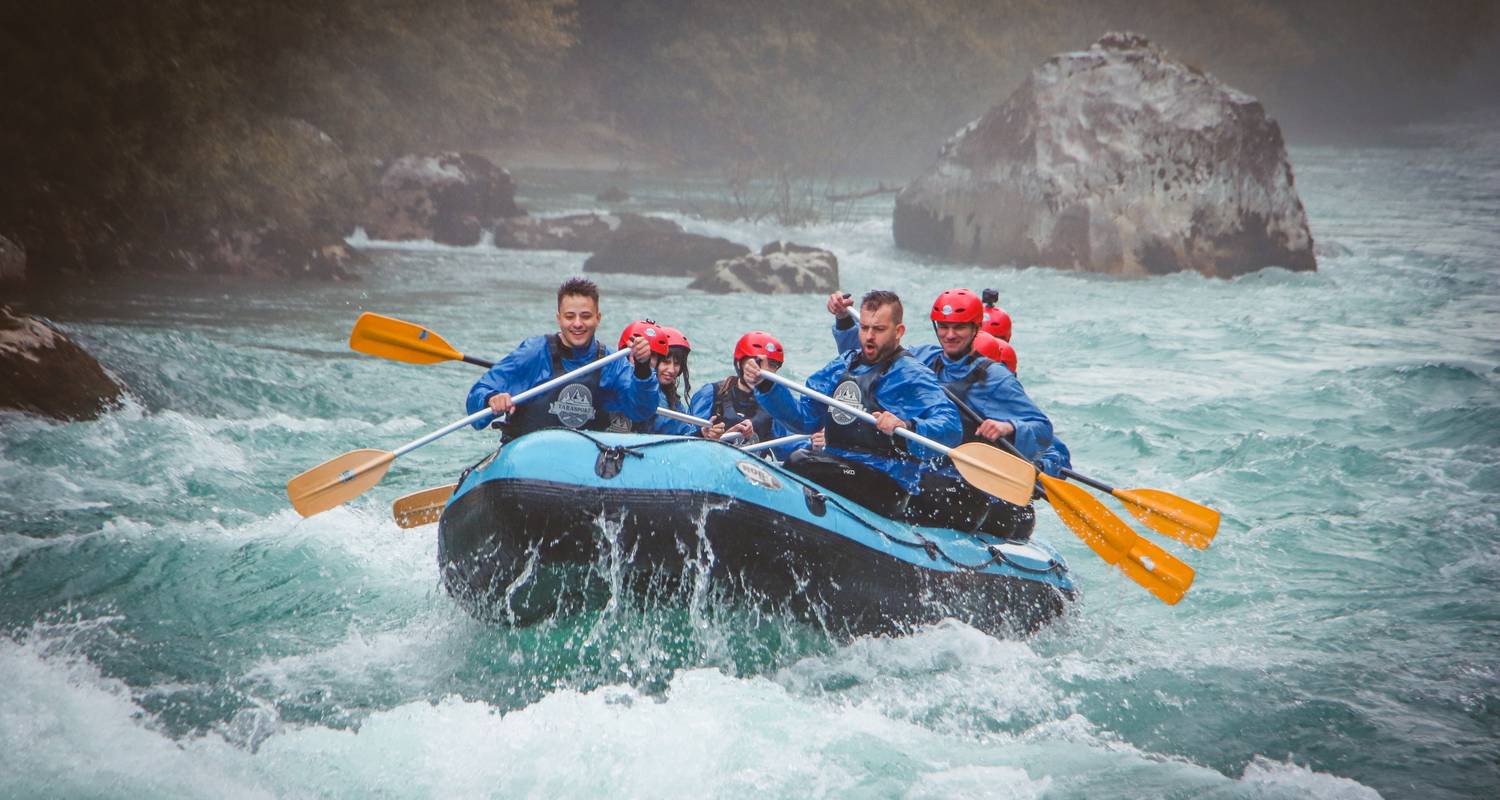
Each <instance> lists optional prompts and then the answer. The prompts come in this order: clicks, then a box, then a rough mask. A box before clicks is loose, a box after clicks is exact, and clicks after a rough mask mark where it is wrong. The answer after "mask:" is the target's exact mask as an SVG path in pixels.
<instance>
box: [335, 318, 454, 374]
mask: <svg viewBox="0 0 1500 800" xmlns="http://www.w3.org/2000/svg"><path fill="white" fill-rule="evenodd" d="M349 349H350V350H355V351H357V352H360V353H367V354H369V355H372V356H379V357H381V358H388V359H390V360H392V361H404V362H406V363H408V364H436V363H438V362H440V361H458V360H462V359H463V357H464V355H463V353H460V352H458V351H457V350H455V349H453V346H452V345H450V344H448V342H447V341H445V340H444V339H443V337H441V336H439V335H437V334H436V333H434V332H433V331H430V330H428V329H427V328H424V327H422V326H421V325H417V324H416V323H413V322H407V321H406V320H400V319H396V318H395V317H387V316H383V315H381V314H375V313H373V312H370V311H366V312H365V313H363V314H360V315H359V319H358V320H356V321H355V323H354V330H353V331H351V332H350V333H349Z"/></svg>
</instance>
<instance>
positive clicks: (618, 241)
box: [583, 217, 750, 277]
mask: <svg viewBox="0 0 1500 800" xmlns="http://www.w3.org/2000/svg"><path fill="white" fill-rule="evenodd" d="M641 219H643V220H653V224H649V225H621V226H620V229H619V230H617V231H615V232H614V233H613V234H612V235H611V236H610V237H609V238H608V239H607V240H606V241H605V243H604V246H603V247H602V248H601V249H600V250H599V251H598V252H596V253H594V254H593V255H592V256H589V258H588V260H587V261H585V262H583V268H584V269H585V270H586V271H589V272H630V273H635V274H638V275H680V276H687V277H697V276H699V275H703V274H705V273H707V272H709V271H710V270H712V269H713V268H714V264H715V263H717V262H719V261H722V260H724V259H728V258H739V257H740V256H743V255H747V254H749V252H750V248H748V247H746V246H744V245H742V244H736V243H734V242H731V241H729V240H728V239H723V238H719V237H717V236H700V235H698V234H696V233H687V232H685V231H683V230H682V227H681V226H680V225H678V224H677V223H675V222H672V221H670V220H656V219H654V218H652V217H642V218H641ZM660 223H666V224H665V225H662V224H660Z"/></svg>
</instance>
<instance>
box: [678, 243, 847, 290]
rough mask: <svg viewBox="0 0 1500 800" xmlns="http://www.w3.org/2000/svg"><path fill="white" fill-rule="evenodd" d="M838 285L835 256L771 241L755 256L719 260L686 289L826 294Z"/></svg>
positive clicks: (802, 246)
mask: <svg viewBox="0 0 1500 800" xmlns="http://www.w3.org/2000/svg"><path fill="white" fill-rule="evenodd" d="M838 285H839V259H838V256H835V255H834V254H833V253H831V252H829V251H827V250H823V249H821V248H817V247H807V246H805V245H799V244H792V243H789V242H771V243H769V244H767V245H766V246H764V247H762V248H761V249H760V252H759V253H752V254H750V255H745V256H740V257H739V258H731V259H726V260H723V261H719V262H718V263H716V264H714V268H713V271H712V272H710V273H708V274H706V275H702V276H700V277H698V278H697V279H696V280H694V281H693V282H692V284H691V285H690V286H689V287H688V288H691V289H702V290H703V291H706V292H713V293H716V294H727V293H729V292H755V293H758V294H826V293H828V292H831V291H833V290H834V289H837V288H838Z"/></svg>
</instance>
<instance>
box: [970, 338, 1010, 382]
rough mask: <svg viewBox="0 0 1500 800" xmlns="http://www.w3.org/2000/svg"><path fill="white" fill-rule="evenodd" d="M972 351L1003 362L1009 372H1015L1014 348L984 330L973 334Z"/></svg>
mask: <svg viewBox="0 0 1500 800" xmlns="http://www.w3.org/2000/svg"><path fill="white" fill-rule="evenodd" d="M974 352H976V353H978V354H980V355H982V356H984V357H985V358H988V359H989V360H991V361H998V362H1000V363H1001V364H1004V365H1005V366H1006V368H1007V369H1009V370H1010V372H1011V374H1012V375H1014V374H1015V372H1016V348H1014V347H1011V346H1010V343H1009V342H1003V341H1001V340H999V339H997V338H995V337H994V336H991V335H990V334H988V333H985V332H984V331H980V332H979V333H976V334H974Z"/></svg>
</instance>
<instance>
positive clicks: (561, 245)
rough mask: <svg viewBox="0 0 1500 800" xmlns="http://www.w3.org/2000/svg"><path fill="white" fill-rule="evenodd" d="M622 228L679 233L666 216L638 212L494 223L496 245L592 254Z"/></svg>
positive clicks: (646, 232) (628, 231)
mask: <svg viewBox="0 0 1500 800" xmlns="http://www.w3.org/2000/svg"><path fill="white" fill-rule="evenodd" d="M621 231H623V232H624V234H625V235H627V236H642V237H643V236H647V235H658V236H672V235H674V234H680V233H682V226H681V225H678V224H677V223H675V222H673V221H671V220H669V219H661V218H659V217H643V216H641V215H640V214H570V215H568V216H563V217H512V218H510V219H506V220H501V221H500V223H499V224H498V225H496V227H495V246H496V247H507V248H514V249H518V250H569V251H572V252H575V253H593V252H596V251H598V250H602V249H604V246H605V245H606V244H607V243H608V242H609V240H610V237H612V236H614V235H615V234H616V232H621Z"/></svg>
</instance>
